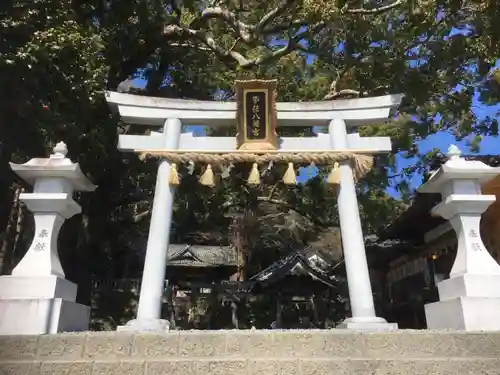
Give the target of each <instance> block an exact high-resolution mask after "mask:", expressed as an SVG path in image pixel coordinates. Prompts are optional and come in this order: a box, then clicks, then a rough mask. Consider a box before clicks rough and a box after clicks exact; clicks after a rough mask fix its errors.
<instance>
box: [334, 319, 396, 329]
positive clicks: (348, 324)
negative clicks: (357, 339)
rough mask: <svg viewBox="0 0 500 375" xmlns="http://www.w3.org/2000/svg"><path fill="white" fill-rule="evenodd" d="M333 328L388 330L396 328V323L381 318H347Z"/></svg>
mask: <svg viewBox="0 0 500 375" xmlns="http://www.w3.org/2000/svg"><path fill="white" fill-rule="evenodd" d="M335 328H340V329H350V330H353V331H363V332H388V331H396V330H397V329H398V324H397V323H388V322H387V321H386V320H385V319H383V318H347V319H346V320H344V321H343V322H342V323H341V324H339V325H337V326H336V327H335Z"/></svg>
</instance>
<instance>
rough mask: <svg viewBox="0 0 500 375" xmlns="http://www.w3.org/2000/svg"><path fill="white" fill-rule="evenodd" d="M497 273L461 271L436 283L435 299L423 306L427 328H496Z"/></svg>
mask: <svg viewBox="0 0 500 375" xmlns="http://www.w3.org/2000/svg"><path fill="white" fill-rule="evenodd" d="M498 285H500V275H476V274H465V275H461V276H456V277H452V278H451V279H447V280H444V281H442V282H440V283H439V284H438V286H437V287H438V291H439V299H440V301H439V302H434V303H430V304H428V305H425V317H426V319H427V328H429V329H458V330H465V331H500V289H499V288H498Z"/></svg>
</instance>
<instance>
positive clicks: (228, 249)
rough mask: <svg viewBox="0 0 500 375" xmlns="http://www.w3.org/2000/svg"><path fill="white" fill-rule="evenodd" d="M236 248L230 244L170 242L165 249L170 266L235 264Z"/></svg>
mask: <svg viewBox="0 0 500 375" xmlns="http://www.w3.org/2000/svg"><path fill="white" fill-rule="evenodd" d="M237 264H238V262H237V255H236V250H235V249H234V247H232V246H206V245H187V244H172V245H169V247H168V251H167V266H170V267H220V266H237Z"/></svg>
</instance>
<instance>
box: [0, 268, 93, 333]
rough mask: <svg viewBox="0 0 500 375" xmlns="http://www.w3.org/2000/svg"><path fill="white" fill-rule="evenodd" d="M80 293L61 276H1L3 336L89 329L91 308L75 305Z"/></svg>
mask: <svg viewBox="0 0 500 375" xmlns="http://www.w3.org/2000/svg"><path fill="white" fill-rule="evenodd" d="M76 290H77V286H76V284H75V283H72V282H71V281H68V280H66V279H63V278H61V277H58V276H51V275H48V276H2V277H0V317H1V318H0V335H42V334H47V333H57V332H67V331H85V330H87V329H88V324H89V317H90V307H88V306H84V305H81V304H79V303H76V302H75V300H76Z"/></svg>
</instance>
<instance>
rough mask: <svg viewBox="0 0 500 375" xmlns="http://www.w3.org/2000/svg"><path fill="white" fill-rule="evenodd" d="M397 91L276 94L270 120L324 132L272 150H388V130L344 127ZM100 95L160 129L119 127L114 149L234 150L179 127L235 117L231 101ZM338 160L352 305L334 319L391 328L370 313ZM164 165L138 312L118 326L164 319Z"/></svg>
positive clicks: (169, 189)
mask: <svg viewBox="0 0 500 375" xmlns="http://www.w3.org/2000/svg"><path fill="white" fill-rule="evenodd" d="M402 97H403V96H402V95H386V96H380V97H373V98H362V99H349V100H337V101H321V102H297V103H288V102H278V103H276V110H277V126H301V127H303V126H320V127H328V134H322V133H320V134H317V136H316V137H310V138H300V137H283V138H280V139H279V149H278V152H280V151H285V152H291V151H311V152H318V150H321V151H325V150H330V151H356V150H358V151H359V150H362V151H363V153H367V154H368V153H372V154H376V153H388V152H390V151H391V150H392V147H391V140H390V138H389V137H360V136H359V134H358V133H351V134H349V133H348V129H349V128H351V129H355V128H356V127H357V126H360V125H364V124H369V123H373V122H377V121H379V122H380V121H385V120H387V119H388V118H389V117H390V116H391V115H392V114H393V112H394V111H395V110H396V109H397V107H398V106H399V104H400V102H401V99H402ZM106 100H107V101H108V103H109V105H110V106H111V108H112V110H114V111H116V112H118V113H119V114H120V116H121V118H122V120H123V121H124V122H126V123H131V124H139V125H149V126H151V125H155V126H162V127H163V133H158V132H152V133H151V135H120V137H119V141H118V149H119V150H121V151H125V152H140V151H146V150H147V151H151V150H155V151H162V150H165V151H166V150H181V151H182V150H186V151H187V150H190V151H192V150H196V151H199V152H202V151H214V150H216V151H217V152H234V151H236V150H237V141H236V138H235V137H205V136H200V137H198V136H194V135H193V133H183V132H182V125H187V126H189V125H195V126H196V125H197V126H214V127H216V126H227V125H234V124H235V122H236V108H237V104H236V102H215V101H199V100H185V99H166V98H154V97H146V96H138V95H131V94H122V93H116V92H107V93H106ZM339 164H340V167H339V171H340V186H339V189H338V192H337V194H338V208H339V219H340V226H341V233H342V243H343V249H344V259H345V266H346V273H347V279H348V285H349V297H350V304H351V311H352V317H351V318H348V319H346V320H345V321H344V323H343V324H342V325H341V326H342V327H343V328H352V329H361V330H391V329H396V328H397V325H396V324H391V323H387V322H386V320H385V319H383V318H380V317H377V316H376V315H375V308H374V303H373V295H372V288H371V283H370V275H369V271H368V264H367V260H366V253H365V247H364V238H363V232H362V227H361V221H360V216H359V208H358V200H357V196H356V189H355V182H354V177H353V171H352V168H351V165H350V162H349V161H347V160H346V161H343V162H340V163H339ZM169 173H170V164H169V163H168V162H167V161H161V162H160V165H159V167H158V174H157V180H156V188H155V196H154V201H153V209H152V214H151V224H150V230H149V237H148V243H147V250H146V258H145V261H144V271H143V277H142V284H141V292H140V298H139V306H138V312H137V319H135V320H132V321H130V322H128V323H127V325H126V326H124V327H121V329H125V330H134V331H163V330H167V329H168V322H167V321H164V320H161V304H162V295H163V288H164V279H165V271H166V261H167V248H168V245H169V235H170V230H169V229H170V227H171V222H172V208H173V200H174V194H175V186H169V183H168V181H169Z"/></svg>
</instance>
